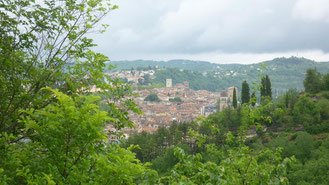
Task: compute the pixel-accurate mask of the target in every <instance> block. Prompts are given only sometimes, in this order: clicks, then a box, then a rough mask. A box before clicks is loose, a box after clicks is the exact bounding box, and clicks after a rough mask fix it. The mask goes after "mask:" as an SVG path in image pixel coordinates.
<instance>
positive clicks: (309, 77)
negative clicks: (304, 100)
mask: <svg viewBox="0 0 329 185" xmlns="http://www.w3.org/2000/svg"><path fill="white" fill-rule="evenodd" d="M304 88H305V92H308V93H318V92H319V91H320V90H321V74H320V73H319V72H318V71H317V70H316V69H308V70H307V71H306V77H305V80H304Z"/></svg>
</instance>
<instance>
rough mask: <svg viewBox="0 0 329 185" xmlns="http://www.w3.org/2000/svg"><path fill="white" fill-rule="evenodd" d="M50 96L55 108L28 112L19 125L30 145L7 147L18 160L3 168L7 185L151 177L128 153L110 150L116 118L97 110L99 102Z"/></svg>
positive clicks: (7, 162)
mask: <svg viewBox="0 0 329 185" xmlns="http://www.w3.org/2000/svg"><path fill="white" fill-rule="evenodd" d="M47 90H48V91H50V92H51V95H52V97H53V98H55V99H56V103H52V104H49V105H48V106H46V107H45V108H42V109H39V110H35V109H29V110H26V111H25V116H24V117H22V119H21V121H22V122H23V123H24V125H26V128H25V129H26V130H28V131H30V133H31V135H30V136H29V137H28V139H29V140H28V141H25V142H18V143H16V144H15V147H13V146H10V145H4V146H5V147H6V149H7V151H6V152H7V154H8V155H9V156H10V157H12V158H14V159H15V160H14V161H13V160H8V157H7V158H5V160H1V162H0V169H1V168H2V167H5V168H4V169H5V172H4V175H6V176H7V177H10V179H8V180H7V183H8V184H45V183H46V182H48V183H49V184H52V183H53V184H79V183H81V184H89V183H96V184H104V183H105V182H107V183H105V184H108V183H109V184H126V183H132V182H138V181H141V180H142V174H143V176H144V175H145V174H146V175H147V174H148V173H149V172H150V173H152V172H151V171H150V170H147V169H146V168H145V167H144V166H143V165H142V164H141V163H140V161H139V160H136V159H135V156H134V155H133V154H132V153H131V152H130V150H125V149H122V148H120V147H119V146H117V145H109V146H108V145H107V143H106V140H107V133H106V132H105V131H104V125H105V124H106V123H108V122H110V121H111V122H115V118H114V117H110V116H109V114H108V113H107V112H105V111H100V110H99V105H100V102H101V99H100V97H96V96H78V97H70V96H68V95H65V94H63V93H61V92H59V91H58V90H52V89H51V88H47ZM0 146H1V147H3V146H2V144H0ZM1 154H2V153H1ZM1 154H0V155H1ZM1 157H3V156H1ZM2 159H3V158H2ZM16 169H17V170H16ZM111 174H116V175H111ZM0 179H1V178H0Z"/></svg>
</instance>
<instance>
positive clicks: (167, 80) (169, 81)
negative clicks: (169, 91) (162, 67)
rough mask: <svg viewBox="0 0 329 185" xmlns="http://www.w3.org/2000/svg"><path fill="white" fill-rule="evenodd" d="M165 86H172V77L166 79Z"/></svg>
mask: <svg viewBox="0 0 329 185" xmlns="http://www.w3.org/2000/svg"><path fill="white" fill-rule="evenodd" d="M166 87H169V88H171V87H172V79H171V78H167V79H166Z"/></svg>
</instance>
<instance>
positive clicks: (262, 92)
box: [260, 77, 266, 97]
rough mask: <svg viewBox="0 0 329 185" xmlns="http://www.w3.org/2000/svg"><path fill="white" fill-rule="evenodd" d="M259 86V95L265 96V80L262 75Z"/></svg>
mask: <svg viewBox="0 0 329 185" xmlns="http://www.w3.org/2000/svg"><path fill="white" fill-rule="evenodd" d="M261 85H262V86H261V87H260V97H265V96H266V80H265V77H262V79H261Z"/></svg>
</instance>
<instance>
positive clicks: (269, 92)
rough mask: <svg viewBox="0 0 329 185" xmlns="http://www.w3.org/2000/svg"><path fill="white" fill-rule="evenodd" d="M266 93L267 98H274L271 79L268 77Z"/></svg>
mask: <svg viewBox="0 0 329 185" xmlns="http://www.w3.org/2000/svg"><path fill="white" fill-rule="evenodd" d="M265 87H266V88H265V91H266V92H265V93H266V96H268V97H270V98H272V87H271V81H270V77H268V75H266V77H265Z"/></svg>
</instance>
